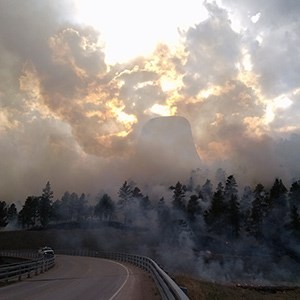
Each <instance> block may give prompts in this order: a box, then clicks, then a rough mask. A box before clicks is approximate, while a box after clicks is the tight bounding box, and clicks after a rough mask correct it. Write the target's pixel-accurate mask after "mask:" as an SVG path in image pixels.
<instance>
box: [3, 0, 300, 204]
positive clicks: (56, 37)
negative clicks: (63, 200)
mask: <svg viewBox="0 0 300 300" xmlns="http://www.w3.org/2000/svg"><path fill="white" fill-rule="evenodd" d="M174 2H176V3H174ZM299 15H300V2H299V1H298V0H285V1H281V0H264V1H258V0H244V1H237V0H219V1H200V0H198V1H197V0H184V1H181V0H178V1H171V0H164V1H158V0H152V1H147V0H139V1H135V0H127V1H123V0H122V1H121V0H111V1H92V0H61V1H52V0H51V1H50V0H44V1H39V0H26V1H21V0H0V200H2V201H7V202H20V203H21V202H24V200H25V199H26V197H27V196H29V195H37V194H39V193H41V190H42V188H43V187H44V186H45V184H46V182H47V181H50V183H51V186H52V189H53V190H54V191H55V196H57V197H60V196H61V194H62V193H63V192H64V191H66V190H68V191H75V192H78V193H80V192H94V193H95V192H98V191H101V190H108V191H109V190H110V189H111V190H114V189H118V188H119V187H120V186H121V184H122V182H124V180H126V179H128V178H131V177H132V178H133V179H134V181H136V182H139V174H143V176H142V177H143V178H144V180H145V181H147V182H148V183H151V177H153V176H152V175H151V176H150V175H149V177H147V167H144V168H143V170H141V168H140V167H139V164H138V163H137V161H136V159H135V158H136V157H135V149H136V147H137V144H138V143H139V142H138V141H139V136H140V134H141V132H142V129H143V127H144V126H145V124H147V122H148V121H149V120H151V119H152V118H155V117H160V116H180V117H184V118H185V119H187V120H188V122H189V123H190V126H191V131H192V135H193V141H194V144H195V148H196V151H197V153H198V155H199V157H200V159H201V164H202V165H201V167H202V168H203V169H209V170H214V169H216V168H218V167H222V168H224V169H225V170H226V172H228V174H229V173H233V174H235V175H236V177H237V178H238V179H239V180H240V182H241V183H243V184H246V183H247V184H249V185H255V184H257V183H258V182H263V183H266V184H269V183H270V182H272V181H273V180H274V178H275V177H281V178H283V180H285V181H286V185H287V186H288V184H289V183H290V182H291V181H293V180H295V179H298V178H299V174H300V151H299V149H300V135H299V132H300V130H299V129H300V124H299V117H300V102H299V100H300V59H299V58H300V57H299V56H300V50H299V44H300V22H299ZM145 160H147V157H145ZM157 176H159V174H158V175H157Z"/></svg>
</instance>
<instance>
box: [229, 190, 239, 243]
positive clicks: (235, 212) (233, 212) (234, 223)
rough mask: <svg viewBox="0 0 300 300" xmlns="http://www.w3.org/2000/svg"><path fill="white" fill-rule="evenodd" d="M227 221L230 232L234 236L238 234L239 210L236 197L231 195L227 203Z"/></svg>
mask: <svg viewBox="0 0 300 300" xmlns="http://www.w3.org/2000/svg"><path fill="white" fill-rule="evenodd" d="M228 219H229V220H228V221H229V222H228V223H229V225H230V227H231V229H232V234H233V236H235V237H238V236H239V232H240V210H239V203H238V198H237V196H236V195H232V196H231V199H230V201H229V205H228Z"/></svg>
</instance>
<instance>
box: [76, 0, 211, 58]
mask: <svg viewBox="0 0 300 300" xmlns="http://www.w3.org/2000/svg"><path fill="white" fill-rule="evenodd" d="M75 4H76V8H77V12H78V15H77V18H76V19H77V22H79V23H85V24H88V25H91V26H93V27H95V28H96V29H97V30H99V32H100V34H101V36H100V38H101V39H102V41H103V42H104V44H105V49H106V61H107V62H108V63H116V62H125V61H128V60H130V59H133V58H134V57H136V56H147V55H150V54H151V53H152V52H153V51H154V49H155V48H156V46H157V44H158V43H167V44H172V45H174V44H176V43H177V42H178V40H179V38H180V34H179V30H184V29H186V28H188V27H189V26H193V25H195V24H196V23H199V22H201V21H203V20H204V19H206V18H207V17H208V14H207V11H206V9H205V8H204V6H203V5H202V3H201V1H198V0H185V1H171V0H164V1H159V0H154V1H145V0H143V1H137V0H128V1H122V0H111V1H105V2H103V1H96V0H76V2H75Z"/></svg>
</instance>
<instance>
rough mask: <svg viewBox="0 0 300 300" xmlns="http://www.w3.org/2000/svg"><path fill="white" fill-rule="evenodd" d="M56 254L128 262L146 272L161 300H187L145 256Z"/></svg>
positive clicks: (85, 251)
mask: <svg viewBox="0 0 300 300" xmlns="http://www.w3.org/2000/svg"><path fill="white" fill-rule="evenodd" d="M56 253H58V254H66V255H75V256H92V257H100V258H106V259H111V260H116V261H120V262H128V263H131V264H133V265H135V266H137V267H140V268H142V269H143V270H145V271H147V272H148V273H149V274H150V275H151V277H152V278H153V280H154V282H155V284H156V286H157V288H158V290H159V293H160V296H161V298H162V300H188V299H189V298H188V296H187V295H186V294H185V293H184V292H183V290H182V289H181V288H180V287H179V286H178V285H177V284H176V283H175V281H174V280H173V279H172V278H170V276H169V275H168V274H167V273H166V272H165V271H164V270H163V269H162V268H160V267H159V266H158V264H157V263H156V262H155V261H154V260H152V259H151V258H149V257H147V256H140V255H134V254H126V253H118V252H97V251H90V250H58V251H57V250H56Z"/></svg>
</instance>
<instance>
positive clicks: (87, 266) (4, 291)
mask: <svg viewBox="0 0 300 300" xmlns="http://www.w3.org/2000/svg"><path fill="white" fill-rule="evenodd" d="M0 299H1V300H90V299H91V300H102V299H103V300H140V299H143V300H152V299H159V297H158V296H157V295H155V288H154V285H153V282H152V281H151V279H149V276H148V275H147V274H146V273H144V272H143V271H141V270H139V269H138V268H136V267H133V266H130V265H127V264H126V265H125V264H121V263H118V262H114V261H110V260H105V259H100V258H93V257H79V256H67V255H57V256H56V264H55V267H54V268H53V269H51V270H49V271H48V272H46V273H43V274H40V275H38V276H34V277H32V278H28V279H26V280H23V281H22V282H18V283H15V284H11V285H9V286H5V287H2V288H0Z"/></svg>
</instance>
